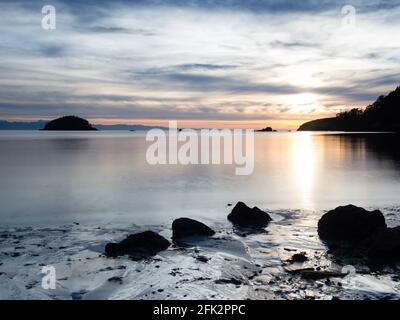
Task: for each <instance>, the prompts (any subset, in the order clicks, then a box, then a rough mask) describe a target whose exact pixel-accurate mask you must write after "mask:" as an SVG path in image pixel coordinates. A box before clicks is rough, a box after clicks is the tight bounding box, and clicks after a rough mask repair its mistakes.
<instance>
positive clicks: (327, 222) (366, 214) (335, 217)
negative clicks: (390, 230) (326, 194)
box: [318, 205, 386, 243]
mask: <svg viewBox="0 0 400 320" xmlns="http://www.w3.org/2000/svg"><path fill="white" fill-rule="evenodd" d="M380 228H386V223H385V217H384V216H383V214H382V212H380V211H379V210H375V211H367V210H365V209H363V208H360V207H356V206H354V205H348V206H343V207H338V208H336V209H334V210H331V211H329V212H327V213H326V214H325V215H323V216H322V218H321V219H320V220H319V222H318V234H319V236H320V238H321V239H323V240H328V241H345V242H351V243H359V242H365V241H366V240H370V239H371V236H372V235H373V234H374V233H375V232H376V231H377V230H379V229H380Z"/></svg>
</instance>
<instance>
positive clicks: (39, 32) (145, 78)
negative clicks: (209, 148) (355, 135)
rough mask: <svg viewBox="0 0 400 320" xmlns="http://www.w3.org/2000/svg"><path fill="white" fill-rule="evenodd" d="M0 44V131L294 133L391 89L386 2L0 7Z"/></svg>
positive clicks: (393, 65) (395, 54) (399, 25)
mask: <svg viewBox="0 0 400 320" xmlns="http://www.w3.org/2000/svg"><path fill="white" fill-rule="evenodd" d="M44 5H52V6H54V8H55V9H56V20H55V21H56V29H53V30H46V29H43V28H42V19H43V17H44V15H43V14H42V12H41V11H42V7H43V6H44ZM349 6H351V7H349ZM348 8H350V9H348ZM342 10H343V11H342ZM349 10H350V11H349ZM353 10H355V11H353ZM353 12H354V15H353ZM0 31H1V33H0V119H4V120H14V121H16V120H17V121H31V120H37V119H52V118H55V117H58V116H63V115H77V116H81V117H84V118H87V119H89V120H90V121H91V122H92V123H97V124H98V123H102V124H116V123H130V124H149V125H165V124H166V123H167V121H168V120H178V123H179V126H180V127H195V128H200V127H204V128H205V127H207V128H209V127H231V128H234V127H235V128H255V129H258V128H262V127H266V126H272V127H273V128H274V129H296V128H297V127H298V126H299V125H300V124H301V123H303V122H306V121H308V120H312V119H317V118H321V117H330V116H334V115H335V114H336V113H338V112H340V111H343V110H346V109H349V108H354V107H365V106H367V105H368V104H370V103H372V102H373V101H375V99H376V98H377V97H378V96H380V95H382V94H387V93H389V92H390V91H392V90H394V89H395V88H396V87H397V86H399V85H400V79H399V78H400V77H399V75H400V37H399V34H400V0H390V1H389V0H383V1H377V0H364V1H361V0H358V1H357V0H355V1H332V0H320V1H316V0H303V1H295V0H293V1H289V0H282V1H279V0H247V1H244V0H220V1H217V0H186V1H184V0H165V1H162V0H137V1H94V0H88V1H61V0H60V1H53V0H47V1H11V0H10V1H9V0H2V1H1V2H0Z"/></svg>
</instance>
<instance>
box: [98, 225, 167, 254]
mask: <svg viewBox="0 0 400 320" xmlns="http://www.w3.org/2000/svg"><path fill="white" fill-rule="evenodd" d="M169 246H170V243H169V241H168V240H167V239H165V238H164V237H162V236H160V235H159V234H157V233H155V232H153V231H146V232H142V233H137V234H133V235H130V236H129V237H128V238H126V239H124V240H122V241H121V242H120V243H108V244H107V245H106V248H105V253H106V255H107V256H109V257H118V256H123V255H130V256H131V257H132V259H134V260H140V259H144V258H147V257H150V256H154V255H156V254H157V253H158V252H160V251H163V250H166V249H168V247H169Z"/></svg>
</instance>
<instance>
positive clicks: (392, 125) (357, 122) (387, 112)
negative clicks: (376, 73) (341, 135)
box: [298, 87, 400, 132]
mask: <svg viewBox="0 0 400 320" xmlns="http://www.w3.org/2000/svg"><path fill="white" fill-rule="evenodd" d="M298 131H349V132H356V131H364V132H400V87H397V89H396V90H395V91H392V92H391V93H389V94H388V95H387V96H380V97H379V98H378V99H377V100H376V101H375V102H374V103H373V104H371V105H369V106H368V107H367V108H365V109H364V110H362V109H352V110H350V111H346V112H341V113H339V114H337V115H336V117H334V118H325V119H318V120H314V121H310V122H307V123H304V124H303V125H301V126H300V128H299V129H298Z"/></svg>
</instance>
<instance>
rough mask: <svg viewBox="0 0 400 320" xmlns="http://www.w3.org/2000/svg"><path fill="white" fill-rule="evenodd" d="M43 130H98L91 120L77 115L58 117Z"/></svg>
mask: <svg viewBox="0 0 400 320" xmlns="http://www.w3.org/2000/svg"><path fill="white" fill-rule="evenodd" d="M42 130H45V131H96V130H97V129H96V128H94V127H92V125H91V124H90V123H89V121H87V120H85V119H82V118H79V117H75V116H67V117H62V118H58V119H55V120H52V121H50V122H49V123H47V124H46V125H45V126H44V128H43V129H42Z"/></svg>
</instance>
